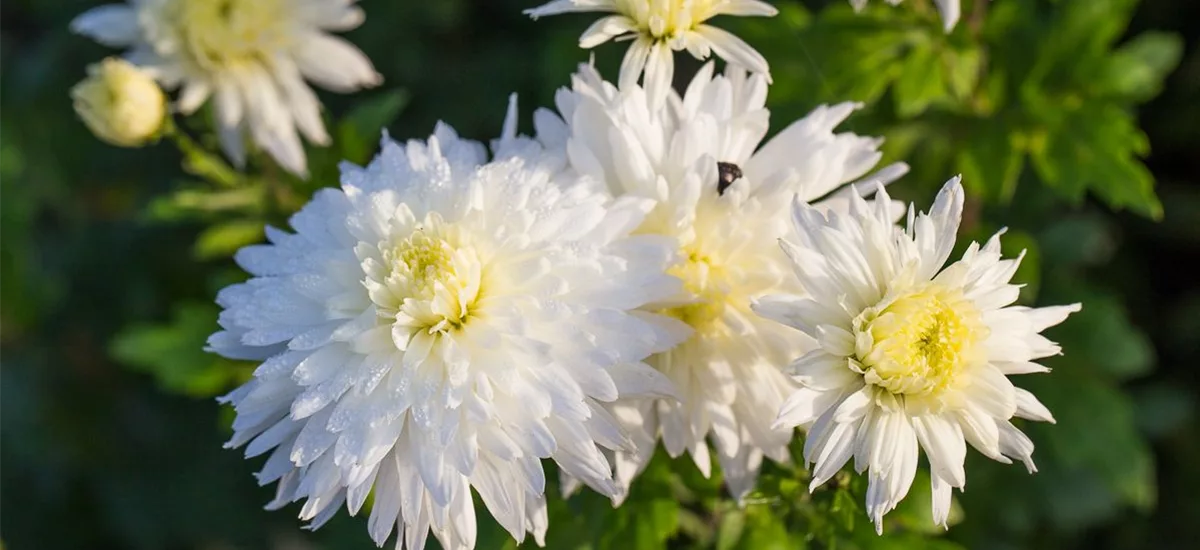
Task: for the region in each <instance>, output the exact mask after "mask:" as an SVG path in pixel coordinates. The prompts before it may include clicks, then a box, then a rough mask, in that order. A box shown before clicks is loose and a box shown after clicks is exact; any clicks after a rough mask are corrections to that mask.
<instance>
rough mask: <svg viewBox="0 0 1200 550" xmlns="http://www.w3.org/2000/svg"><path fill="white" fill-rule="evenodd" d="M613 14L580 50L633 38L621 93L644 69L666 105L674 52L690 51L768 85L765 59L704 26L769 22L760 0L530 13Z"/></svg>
mask: <svg viewBox="0 0 1200 550" xmlns="http://www.w3.org/2000/svg"><path fill="white" fill-rule="evenodd" d="M582 11H598V12H610V13H614V14H615V15H609V16H605V17H603V18H601V19H600V20H598V21H596V22H595V23H593V24H592V26H591V27H589V28H588V29H587V30H586V31H584V33H583V36H581V37H580V38H579V46H580V47H581V48H594V47H596V46H598V45H600V44H603V43H605V42H608V41H609V40H611V39H614V38H615V39H617V40H621V39H623V38H627V37H628V38H632V39H633V43H632V44H631V45H630V46H629V50H628V51H627V52H626V53H625V59H624V61H622V63H621V76H620V79H619V82H620V85H621V88H629V87H631V86H633V85H635V84H637V80H638V77H639V76H641V74H642V71H643V69H644V70H645V73H646V77H645V82H644V86H645V88H646V93H647V94H648V95H649V96H650V101H651V104H652V105H654V106H659V105H662V103H663V101H664V100H665V99H666V97H667V91H668V90H670V88H671V81H672V79H673V77H674V73H675V61H674V57H673V56H674V53H673V52H675V51H679V50H687V51H688V53H690V54H692V56H693V57H695V58H696V59H707V58H708V56H709V55H710V54H711V53H713V52H716V54H717V55H719V56H721V57H722V58H724V59H725V61H726V62H728V63H731V64H734V65H738V66H740V67H743V68H745V69H746V70H749V71H752V72H755V73H759V74H762V75H764V76H765V77H766V79H767V81H768V82H769V81H770V79H771V77H770V68H769V67H768V66H767V60H766V59H764V58H763V56H762V55H761V54H759V53H758V52H757V51H755V50H754V48H752V47H750V45H749V44H747V43H746V42H745V41H743V40H742V39H741V38H738V37H737V36H736V35H734V34H732V33H730V32H728V31H725V30H722V29H719V28H717V27H714V26H712V25H707V24H705V21H708V20H709V19H711V18H713V17H716V16H718V15H752V16H766V17H770V16H773V15H775V14H776V13H778V11H777V10H776V9H775V8H774V6H771V5H770V4H767V3H766V2H762V1H761V0H552V1H551V2H548V3H546V4H545V5H542V6H540V7H537V8H534V9H530V10H526V13H528V14H529V15H531V16H533V17H534V18H537V17H541V16H544V15H556V14H560V13H567V12H582Z"/></svg>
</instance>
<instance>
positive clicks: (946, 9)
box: [850, 0, 984, 32]
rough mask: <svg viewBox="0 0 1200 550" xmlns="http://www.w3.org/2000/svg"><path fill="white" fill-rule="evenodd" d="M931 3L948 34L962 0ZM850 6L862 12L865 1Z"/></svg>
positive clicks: (892, 0)
mask: <svg viewBox="0 0 1200 550" xmlns="http://www.w3.org/2000/svg"><path fill="white" fill-rule="evenodd" d="M903 1H904V0H887V3H889V4H891V5H893V6H895V5H896V4H899V3H900V2H903ZM981 1H984V0H981ZM933 3H934V4H937V9H938V12H939V13H941V15H942V26H943V27H944V28H945V30H946V32H950V31H951V30H953V29H954V25H957V24H958V18H959V17H961V16H962V5H961V4H962V0H933ZM850 5H851V6H854V11H862V9H863V8H865V7H867V0H850Z"/></svg>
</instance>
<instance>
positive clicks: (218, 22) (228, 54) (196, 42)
mask: <svg viewBox="0 0 1200 550" xmlns="http://www.w3.org/2000/svg"><path fill="white" fill-rule="evenodd" d="M173 15H174V17H173V21H174V25H175V26H176V28H177V30H178V33H179V38H180V40H181V41H182V44H181V46H182V47H183V48H186V49H187V51H188V53H190V54H191V57H192V59H193V60H195V62H196V63H197V64H199V65H201V66H202V67H206V68H210V69H212V68H228V67H236V66H239V65H245V64H248V63H254V62H263V61H269V60H270V58H271V57H272V56H273V54H274V53H275V52H276V51H278V50H280V49H283V48H286V47H287V46H288V45H289V42H288V40H289V36H290V33H289V32H288V28H287V26H286V25H287V24H288V21H290V20H291V19H292V18H293V14H289V13H288V6H286V5H285V2H284V1H283V0H182V1H181V2H180V4H179V6H178V8H177V9H176V10H175V11H174V14H173Z"/></svg>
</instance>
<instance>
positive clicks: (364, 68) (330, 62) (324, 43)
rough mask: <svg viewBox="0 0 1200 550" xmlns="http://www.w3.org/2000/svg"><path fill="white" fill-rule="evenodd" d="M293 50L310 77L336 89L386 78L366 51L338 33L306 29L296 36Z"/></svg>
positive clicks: (374, 83) (348, 89)
mask: <svg viewBox="0 0 1200 550" xmlns="http://www.w3.org/2000/svg"><path fill="white" fill-rule="evenodd" d="M292 54H293V56H294V58H295V59H296V64H297V66H298V67H299V68H300V72H301V73H302V74H303V75H304V76H305V77H306V78H308V79H309V80H312V81H313V82H316V83H317V85H319V86H321V87H323V88H326V89H329V90H333V91H335V92H343V93H345V92H352V91H355V90H358V89H360V88H367V87H371V86H377V85H379V83H380V82H382V81H383V77H382V76H380V75H379V73H377V72H375V67H374V66H372V65H371V60H369V59H367V56H366V55H363V53H362V52H361V51H360V50H359V49H358V48H356V47H354V45H353V44H351V43H349V42H347V41H346V40H344V39H342V38H338V37H336V36H330V35H327V34H325V33H321V32H309V33H306V34H304V35H303V36H300V37H298V38H297V39H296V46H295V50H294V51H293V52H292Z"/></svg>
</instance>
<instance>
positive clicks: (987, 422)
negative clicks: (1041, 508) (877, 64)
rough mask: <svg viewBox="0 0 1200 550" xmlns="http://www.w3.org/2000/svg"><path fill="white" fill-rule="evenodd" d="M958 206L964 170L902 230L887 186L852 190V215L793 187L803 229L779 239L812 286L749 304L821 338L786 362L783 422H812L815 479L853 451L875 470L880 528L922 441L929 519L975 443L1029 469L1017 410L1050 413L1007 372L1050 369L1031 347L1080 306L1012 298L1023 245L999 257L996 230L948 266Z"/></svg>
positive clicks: (1029, 446)
mask: <svg viewBox="0 0 1200 550" xmlns="http://www.w3.org/2000/svg"><path fill="white" fill-rule="evenodd" d="M878 192H879V194H880V195H885V193H886V192H885V191H884V190H883V189H882V187H881V188H880V189H879V191H878ZM962 206H963V190H962V186H961V185H960V184H959V180H958V178H955V179H953V180H951V181H950V182H948V183H947V184H946V186H945V187H944V188H943V189H942V191H941V192H940V193H939V194H938V197H937V200H936V201H935V202H934V205H933V209H932V210H931V211H930V212H929V213H928V214H924V213H922V214H921V215H919V216H914V215H913V212H914V211H913V210H912V209H911V208H910V209H909V215H908V227H907V230H904V231H902V230H900V229H899V228H897V227H896V226H895V225H893V224H892V219H893V218H894V216H893V214H894V212H893V211H892V210H891V209H892V205H891V203H890V202H889V201H886V200H880V201H876V203H875V205H873V206H871V205H868V204H866V203H865V202H863V201H862V200H861V199H859V198H857V197H851V202H850V209H849V213H848V215H840V214H837V213H824V214H823V213H821V212H818V211H817V210H815V209H813V208H812V207H809V206H808V205H806V204H804V203H803V202H801V201H797V203H796V205H795V207H794V209H795V211H794V214H793V216H794V225H795V229H796V233H795V235H794V236H793V237H791V238H790V239H788V240H783V241H781V246H782V248H783V249H784V250H785V251H786V252H787V254H788V256H789V257H790V258H791V260H792V263H793V267H794V270H795V272H796V274H797V276H798V279H799V282H800V283H801V285H802V286H803V287H804V288H805V289H806V290H808V292H809V293H810V294H809V296H807V297H799V296H786V295H780V296H769V297H766V298H763V299H762V300H761V301H758V302H756V303H755V304H754V309H755V311H757V312H758V313H760V314H761V315H763V316H765V317H768V318H771V319H775V320H777V321H779V322H780V323H783V324H786V325H789V326H791V327H794V328H796V329H799V330H800V332H802V333H803V334H805V335H807V336H809V337H812V338H815V339H816V340H817V341H818V342H819V344H820V346H819V347H818V348H816V349H814V350H812V351H810V352H808V353H807V354H805V355H803V356H802V357H800V358H799V359H796V360H795V361H794V362H793V363H792V364H791V365H790V367H789V371H790V373H791V374H792V375H793V376H794V377H795V379H796V380H797V381H798V382H799V384H800V386H801V389H799V390H797V391H796V392H795V393H794V394H793V395H792V396H790V397H789V398H788V400H787V402H786V403H785V405H784V406H783V408H782V409H781V411H780V414H779V419H778V421H777V422H776V424H777V425H781V426H797V425H799V426H807V427H808V436H807V440H806V441H805V445H804V458H805V460H806V461H807V462H808V463H810V464H814V463H815V467H814V468H813V470H812V485H811V487H812V488H816V487H817V486H819V485H821V484H822V483H824V482H825V481H827V480H828V479H829V478H830V477H832V476H833V475H834V474H836V473H837V472H838V470H840V469H841V468H842V466H843V465H844V464H845V463H846V462H847V461H848V460H850V458H851V457H854V465H855V469H856V470H858V471H859V472H863V471H866V472H867V475H868V479H869V487H868V489H867V513H868V514H869V515H870V517H871V519H872V520H873V521H874V522H875V525H876V530H878V531H880V532H882V529H883V516H884V514H886V513H887V512H888V511H890V510H892V509H893V508H895V506H896V504H898V503H899V502H900V500H902V499H903V498H904V496H905V495H906V494H907V493H908V489H909V487H910V486H911V485H912V482H913V476H914V475H915V473H916V469H917V460H918V454H919V450H920V449H924V451H925V455H926V457H927V458H928V459H929V464H930V470H931V472H930V477H931V478H932V488H933V517H934V521H936V522H937V523H938V524H940V525H943V526H945V525H946V520H947V517H948V514H949V511H950V499H951V494H950V493H951V488H952V487H958V488H960V489H961V488H962V487H963V486H964V484H965V483H966V472H965V471H964V469H963V460H964V458H965V455H966V444H967V443H970V444H971V445H972V446H973V447H975V448H976V449H978V450H979V451H980V452H982V453H983V454H984V455H986V456H988V457H991V458H993V459H995V460H998V461H1001V462H1005V463H1008V462H1010V458H1015V459H1018V460H1021V461H1022V462H1024V463H1025V465H1026V467H1028V469H1029V471H1030V472H1033V471H1035V468H1034V465H1033V460H1032V458H1031V455H1032V453H1033V443H1032V442H1031V441H1030V440H1029V438H1028V437H1026V436H1025V434H1023V433H1021V431H1020V430H1018V429H1017V428H1016V427H1015V426H1013V424H1012V422H1011V420H1012V418H1013V417H1014V416H1016V417H1020V418H1025V419H1030V420H1041V421H1049V422H1053V421H1054V419H1053V417H1052V416H1051V415H1050V412H1049V411H1048V410H1047V409H1046V407H1044V406H1043V405H1042V404H1041V403H1039V402H1038V400H1037V399H1036V398H1035V397H1034V396H1033V394H1031V393H1029V392H1028V391H1025V390H1023V389H1021V388H1017V387H1014V386H1013V384H1012V383H1011V382H1010V381H1009V379H1008V378H1007V376H1006V375H1010V374H1024V373H1030V372H1046V371H1047V369H1046V368H1045V367H1043V366H1041V365H1038V364H1037V363H1034V362H1033V361H1034V360H1036V359H1039V358H1043V357H1047V356H1051V355H1056V354H1058V353H1060V349H1059V347H1058V346H1057V345H1056V344H1054V343H1053V342H1051V341H1049V340H1047V339H1046V338H1045V337H1043V336H1041V335H1040V334H1039V333H1040V332H1041V331H1042V330H1044V329H1045V328H1047V327H1050V326H1054V325H1056V324H1058V323H1060V322H1062V321H1063V320H1064V319H1066V317H1067V315H1068V314H1070V313H1071V312H1074V311H1078V310H1079V307H1080V306H1079V304H1074V305H1069V306H1056V307H1043V308H1033V309H1031V308H1027V307H1023V306H1014V305H1011V304H1012V303H1013V302H1014V301H1015V300H1016V299H1017V294H1018V291H1019V287H1018V286H1017V285H1013V284H1010V283H1009V280H1010V279H1011V278H1012V276H1013V273H1014V272H1015V271H1016V269H1017V266H1018V265H1019V263H1020V258H1016V259H1007V260H1006V259H1001V256H1000V239H999V237H1000V235H999V234H997V235H995V236H993V237H992V238H991V239H990V240H989V241H988V242H987V244H985V245H984V246H982V247H980V246H979V244H978V243H972V244H971V245H970V247H969V248H967V251H966V252H965V253H964V254H963V257H962V259H961V260H959V261H957V262H954V263H952V264H950V265H949V266H945V267H944V268H943V266H944V265H945V263H946V260H947V258H948V257H949V256H950V252H951V250H952V249H953V248H954V241H955V233H957V231H958V225H959V220H960V219H961V217H962Z"/></svg>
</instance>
